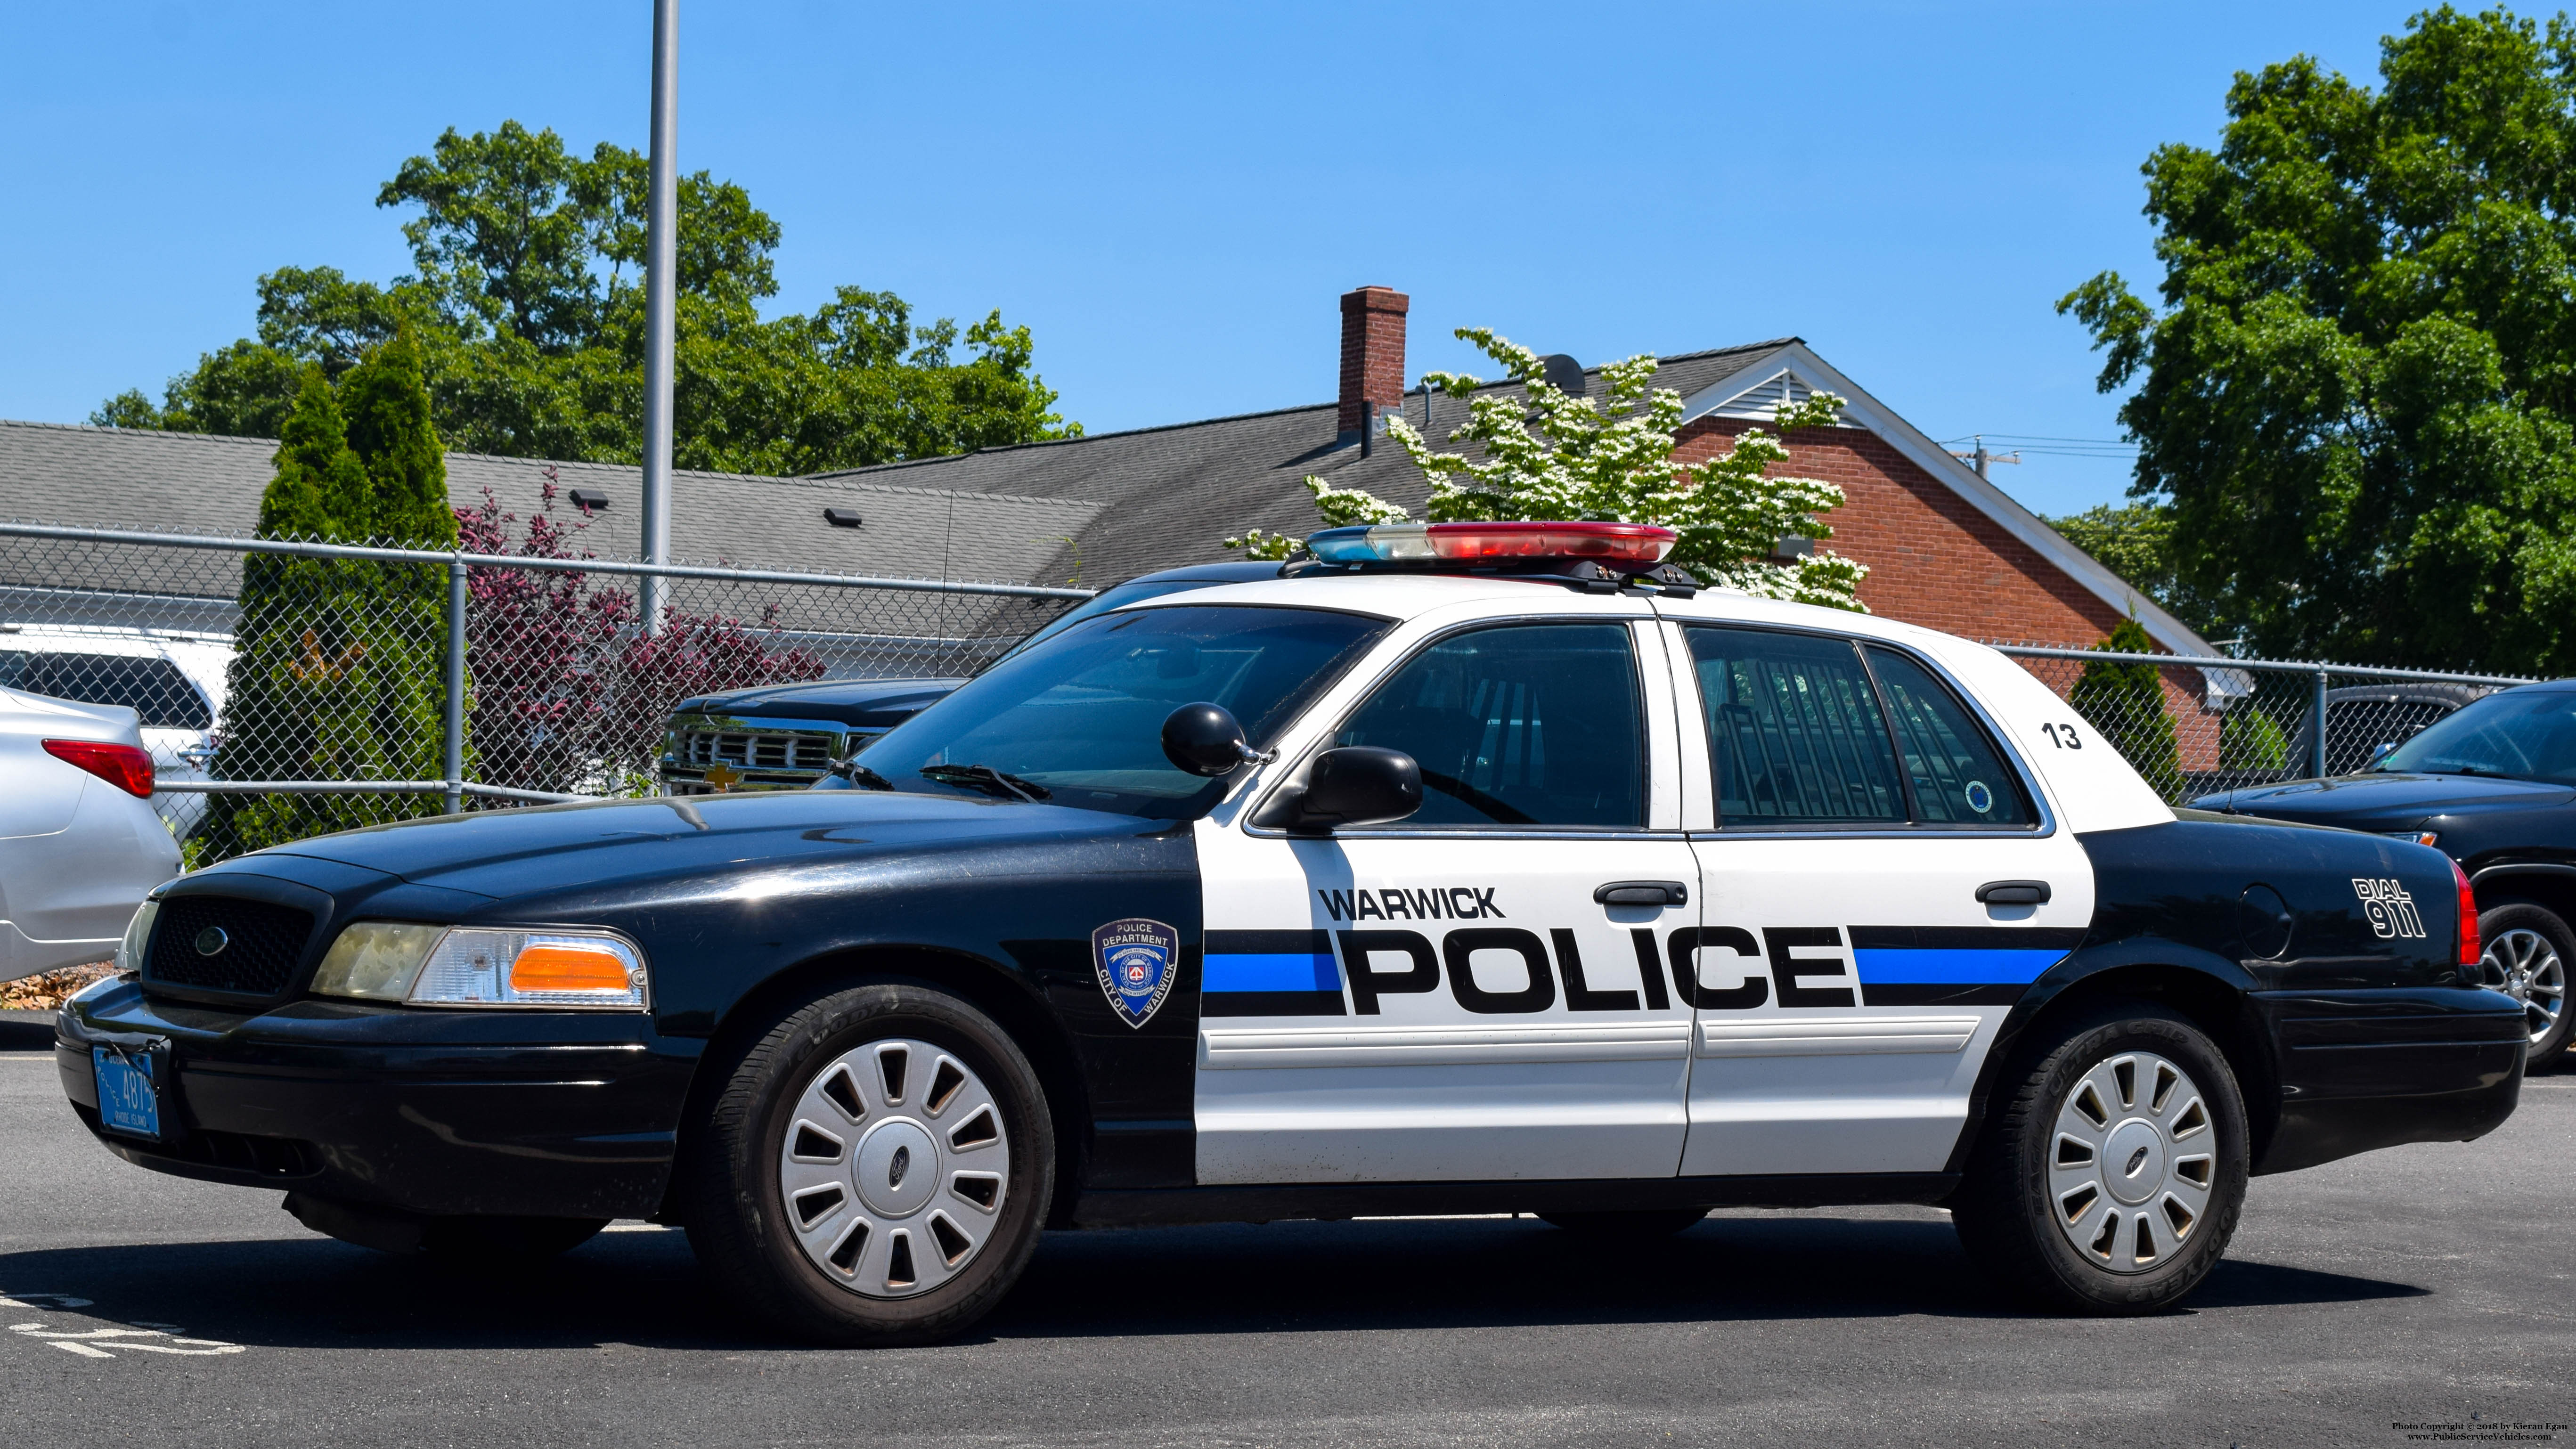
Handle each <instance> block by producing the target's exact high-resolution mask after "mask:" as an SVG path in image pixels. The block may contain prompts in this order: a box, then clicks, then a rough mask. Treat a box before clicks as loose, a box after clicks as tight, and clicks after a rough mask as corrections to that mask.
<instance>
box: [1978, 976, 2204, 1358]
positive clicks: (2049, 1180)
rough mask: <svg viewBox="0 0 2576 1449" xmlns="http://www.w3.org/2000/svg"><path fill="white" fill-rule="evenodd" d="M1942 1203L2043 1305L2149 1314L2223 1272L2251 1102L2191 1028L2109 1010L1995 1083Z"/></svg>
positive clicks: (2116, 1006)
mask: <svg viewBox="0 0 2576 1449" xmlns="http://www.w3.org/2000/svg"><path fill="white" fill-rule="evenodd" d="M1997 1092H1998V1100H1997V1103H1996V1111H1995V1112H1994V1114H1993V1115H1992V1116H1991V1117H1989V1118H1988V1120H1987V1123H1986V1126H1985V1130H1984V1133H1983V1136H1982V1137H1981V1138H1980V1140H1979V1141H1978V1144H1977V1147H1976V1149H1975V1152H1974V1153H1973V1154H1972V1155H1971V1157H1970V1158H1969V1163H1968V1172H1967V1175H1966V1178H1965V1180H1964V1181H1963V1182H1962V1183H1961V1184H1960V1187H1959V1192H1958V1194H1957V1196H1956V1197H1955V1198H1953V1200H1952V1202H1951V1219H1952V1221H1953V1222H1954V1223H1955V1224H1956V1225H1957V1227H1958V1231H1959V1238H1960V1241H1961V1242H1963V1243H1964V1244H1965V1245H1966V1246H1967V1249H1968V1252H1969V1255H1970V1256H1971V1257H1973V1258H1975V1259H1976V1260H1977V1262H1978V1264H1979V1266H1981V1267H1983V1268H1984V1269H1985V1270H1986V1271H1987V1272H1989V1273H1991V1274H1993V1275H1994V1276H1995V1277H1996V1278H1997V1279H1999V1280H2001V1281H2002V1282H2003V1283H2005V1284H2006V1285H2007V1286H2009V1287H2011V1288H2012V1289H2014V1290H2015V1291H2017V1292H2019V1293H2021V1294H2022V1295H2023V1296H2025V1297H2028V1298H2031V1299H2033V1300H2035V1301H2037V1302H2040V1303H2042V1304H2044V1305H2047V1306H2049V1307H2053V1308H2057V1309H2060V1310H2062V1311H2067V1312H2074V1313H2087V1314H2099V1315H2117V1314H2136V1313H2150V1312H2154V1311H2156V1310H2157V1309H2160V1308H2164V1307H2166V1306H2168V1305H2170V1304H2172V1303H2173V1302H2175V1301H2176V1300H2178V1299H2180V1298H2181V1297H2183V1295H2185V1294H2187V1293H2189V1292H2191V1290H2192V1289H2194V1288H2196V1287H2198V1286H2200V1281H2201V1279H2203V1278H2205V1277H2207V1276H2208V1275H2209V1271H2210V1269H2212V1268H2214V1267H2216V1266H2217V1265H2218V1260H2219V1257H2220V1255H2222V1254H2223V1253H2225V1252H2226V1250H2227V1240H2228V1238H2229V1237H2230V1236H2231V1235H2233V1234H2234V1233H2235V1231H2236V1219H2237V1215H2238V1214H2239V1213H2240V1212H2241V1211H2243V1208H2244V1203H2245V1178H2246V1130H2245V1106H2244V1102H2243V1100H2242V1098H2240V1097H2239V1095H2238V1093H2237V1090H2236V1078H2235V1074H2234V1073H2233V1072H2231V1071H2230V1070H2229V1069H2228V1066H2227V1061H2226V1058H2225V1057H2224V1056H2222V1055H2221V1054H2220V1053H2219V1051H2218V1048H2217V1047H2216V1046H2215V1045H2214V1044H2213V1043H2211V1041H2210V1040H2209V1038H2208V1037H2207V1036H2205V1035H2203V1034H2202V1033H2201V1032H2200V1030H2199V1028H2197V1027H2195V1026H2194V1025H2192V1024H2191V1022H2190V1021H2189V1020H2188V1019H2186V1018H2184V1017H2182V1016H2180V1015H2179V1014H2177V1013H2174V1012H2171V1011H2168V1010H2166V1009H2165V1008H2163V1007H2160V1006H2156V1005H2153V1004H2151V1003H2147V1002H2113V1003H2106V1004H2104V1005H2103V1006H2101V1007H2097V1008H2095V1009H2094V1010H2093V1011H2090V1012H2087V1013H2085V1014H2083V1015H2081V1016H2079V1017H2077V1018H2076V1019H2074V1020H2071V1021H2069V1022H2067V1023H2065V1024H2064V1026H2062V1027H2061V1028H2060V1029H2059V1030H2057V1031H2055V1032H2053V1033H2050V1034H2049V1036H2047V1037H2046V1038H2044V1039H2043V1040H2042V1041H2041V1042H2040V1043H2038V1044H2036V1045H2035V1046H2034V1048H2033V1049H2032V1050H2031V1051H2030V1052H2028V1053H2026V1054H2025V1055H2024V1056H2023V1057H2022V1058H2021V1061H2020V1067H2019V1069H2018V1071H2017V1072H2016V1074H2015V1075H2014V1076H2013V1077H2011V1078H2008V1079H2007V1080H2006V1081H2004V1082H2000V1083H1998V1084H1997Z"/></svg>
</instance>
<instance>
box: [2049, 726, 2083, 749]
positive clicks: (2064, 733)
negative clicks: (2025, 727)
mask: <svg viewBox="0 0 2576 1449" xmlns="http://www.w3.org/2000/svg"><path fill="white" fill-rule="evenodd" d="M2039 732H2040V733H2041V734H2044V735H2046V736H2048V742H2049V743H2050V744H2052V745H2055V746H2057V747H2058V748H2059V749H2061V750H2080V749H2082V748H2084V737H2083V736H2082V735H2079V734H2077V733H2076V732H2075V726H2073V725H2071V724H2044V725H2041V726H2040V727H2039Z"/></svg>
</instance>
